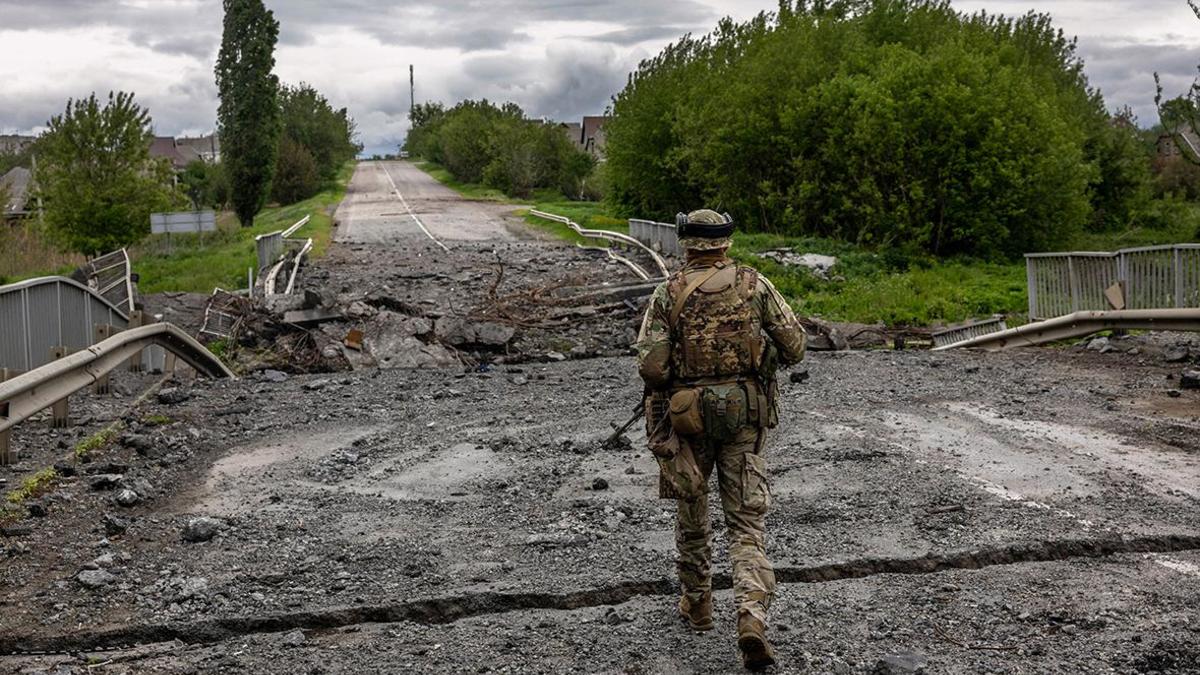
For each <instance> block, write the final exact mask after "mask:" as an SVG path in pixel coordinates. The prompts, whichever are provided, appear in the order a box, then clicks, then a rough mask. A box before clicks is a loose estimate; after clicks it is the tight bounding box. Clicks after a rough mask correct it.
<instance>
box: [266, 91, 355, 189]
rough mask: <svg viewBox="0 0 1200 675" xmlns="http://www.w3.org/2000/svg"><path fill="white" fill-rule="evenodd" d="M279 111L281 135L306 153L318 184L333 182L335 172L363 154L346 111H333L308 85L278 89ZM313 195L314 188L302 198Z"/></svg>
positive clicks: (352, 122)
mask: <svg viewBox="0 0 1200 675" xmlns="http://www.w3.org/2000/svg"><path fill="white" fill-rule="evenodd" d="M279 109H280V119H281V122H282V125H283V134H282V135H283V136H284V137H287V138H290V139H291V140H292V142H294V143H296V144H297V145H300V146H302V147H303V148H304V149H306V150H307V151H308V153H309V154H310V155H311V156H312V159H313V161H314V162H315V166H316V170H317V174H318V177H319V179H320V180H321V181H325V182H329V181H332V180H333V179H334V178H335V177H336V176H337V172H338V169H339V168H340V167H341V166H342V165H343V164H345V163H346V162H348V161H350V160H351V159H353V158H354V156H355V155H357V154H358V153H359V151H361V150H362V146H361V145H359V144H358V143H357V142H356V141H355V139H354V136H355V133H356V129H355V124H354V120H353V119H352V118H351V117H350V115H349V113H348V112H347V110H346V109H345V108H341V109H339V110H334V109H333V106H331V105H330V104H329V101H328V100H326V99H325V97H324V96H322V95H321V93H320V92H318V91H317V90H316V89H314V88H313V87H312V86H311V85H308V84H305V83H303V82H301V83H300V85H299V86H296V87H289V86H287V85H284V86H283V87H281V88H280V90H279ZM280 150H281V151H282V146H281V147H280ZM315 192H316V189H315V188H314V190H313V193H310V194H305V195H303V197H309V196H311V194H315ZM303 197H302V198H303Z"/></svg>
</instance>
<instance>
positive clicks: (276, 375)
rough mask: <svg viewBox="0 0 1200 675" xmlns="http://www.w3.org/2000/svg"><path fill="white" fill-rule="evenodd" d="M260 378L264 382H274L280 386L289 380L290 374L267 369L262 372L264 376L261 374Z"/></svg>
mask: <svg viewBox="0 0 1200 675" xmlns="http://www.w3.org/2000/svg"><path fill="white" fill-rule="evenodd" d="M259 377H260V378H262V380H263V381H264V382H274V383H276V384H278V383H280V382H284V381H286V380H287V379H288V374H287V373H285V372H283V371H280V370H270V369H267V370H264V371H262V374H260V375H259Z"/></svg>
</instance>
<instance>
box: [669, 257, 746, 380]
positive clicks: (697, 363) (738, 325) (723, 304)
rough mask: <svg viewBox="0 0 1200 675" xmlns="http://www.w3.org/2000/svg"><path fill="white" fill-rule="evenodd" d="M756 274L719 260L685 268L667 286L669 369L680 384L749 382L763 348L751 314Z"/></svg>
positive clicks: (729, 262)
mask: <svg viewBox="0 0 1200 675" xmlns="http://www.w3.org/2000/svg"><path fill="white" fill-rule="evenodd" d="M757 287H758V272H756V271H755V270H754V269H752V268H749V267H739V266H737V265H736V264H734V263H733V262H731V261H721V262H718V263H716V265H715V266H713V267H699V268H692V269H688V268H684V269H683V270H681V271H680V272H677V273H675V274H674V275H673V276H672V277H671V280H670V281H669V282H668V283H667V291H668V293H669V294H670V296H671V300H672V306H671V316H670V320H671V335H672V336H673V338H672V339H673V342H674V344H673V345H672V349H671V360H672V364H671V365H672V370H673V371H674V374H675V377H676V378H678V379H681V380H684V381H688V380H698V379H702V378H728V379H740V378H751V377H753V376H754V375H755V373H757V371H758V368H759V365H760V362H761V359H762V354H763V350H764V348H765V344H764V341H763V337H762V330H761V325H760V317H759V316H758V314H757V312H755V311H754V302H753V299H754V291H755V289H756V288H757Z"/></svg>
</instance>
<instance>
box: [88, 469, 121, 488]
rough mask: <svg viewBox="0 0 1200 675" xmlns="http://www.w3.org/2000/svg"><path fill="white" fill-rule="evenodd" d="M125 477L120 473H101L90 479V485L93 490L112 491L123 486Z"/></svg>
mask: <svg viewBox="0 0 1200 675" xmlns="http://www.w3.org/2000/svg"><path fill="white" fill-rule="evenodd" d="M124 477H125V476H123V475H121V474H119V473H101V474H96V475H95V476H92V477H91V478H89V479H88V485H90V486H91V488H92V489H93V490H112V489H114V488H116V487H117V486H118V485H120V484H121V479H122V478H124Z"/></svg>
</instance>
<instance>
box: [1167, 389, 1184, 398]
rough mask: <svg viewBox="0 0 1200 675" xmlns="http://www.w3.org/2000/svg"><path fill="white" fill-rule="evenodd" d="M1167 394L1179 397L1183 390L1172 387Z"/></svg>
mask: <svg viewBox="0 0 1200 675" xmlns="http://www.w3.org/2000/svg"><path fill="white" fill-rule="evenodd" d="M1167 396H1169V397H1171V398H1179V397H1180V396H1183V392H1181V391H1179V390H1178V389H1172V390H1170V391H1168V392H1167Z"/></svg>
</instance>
